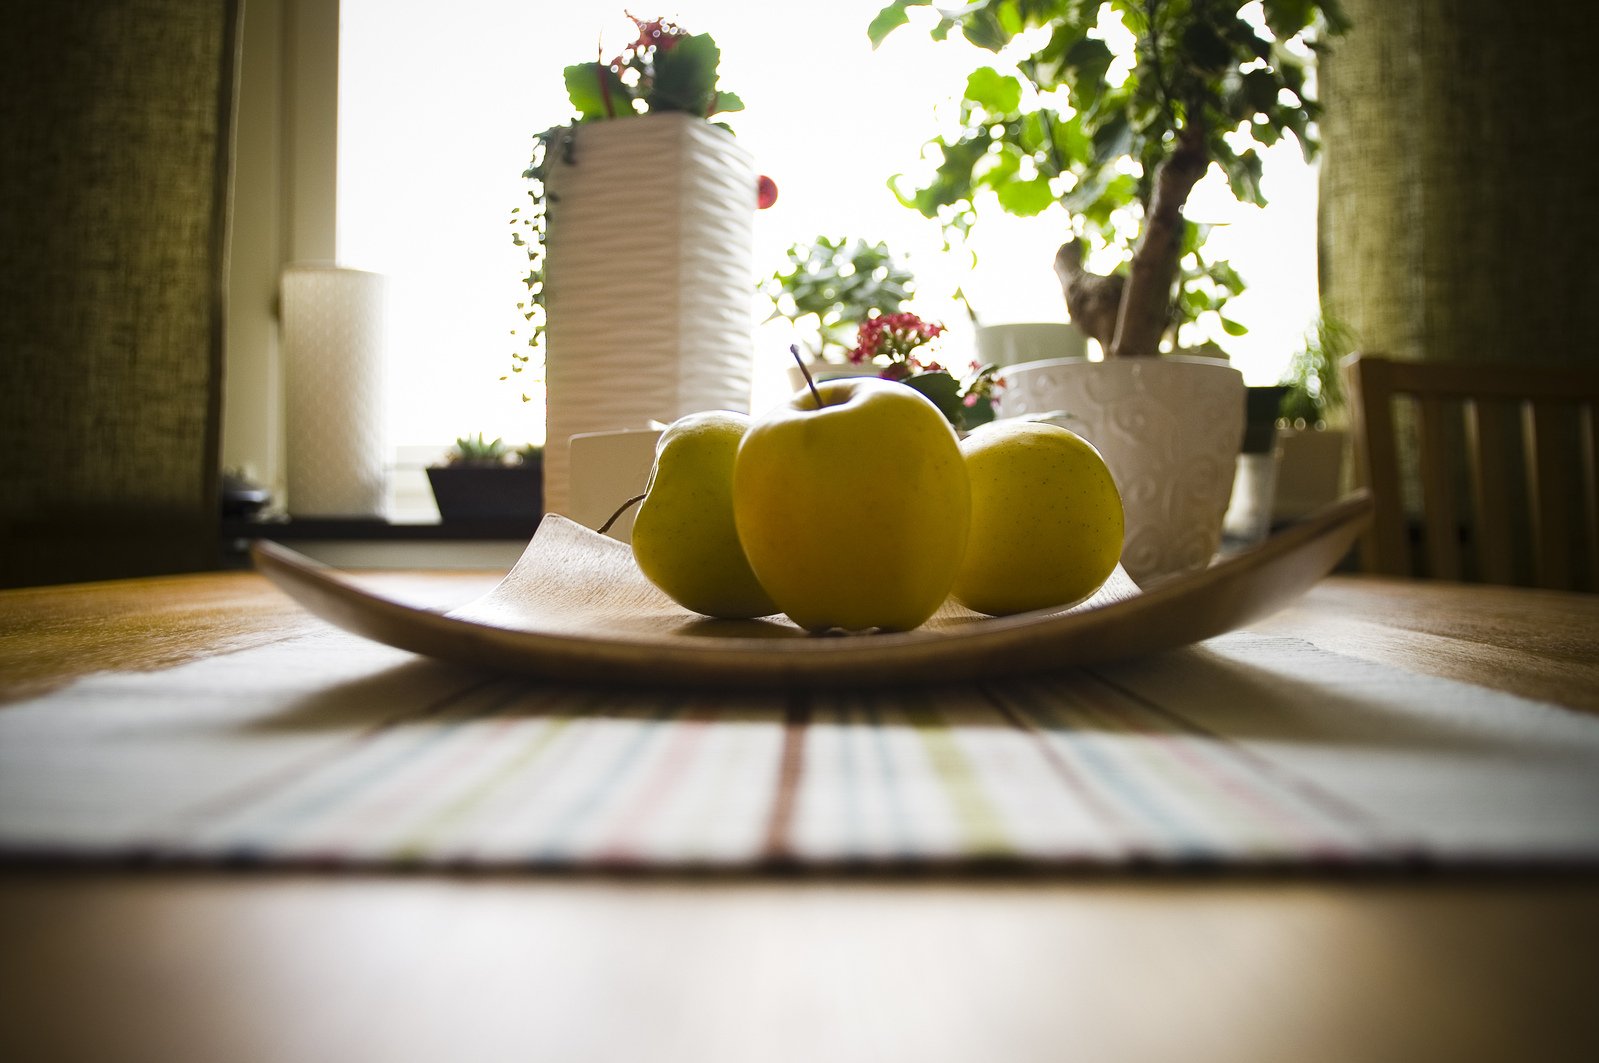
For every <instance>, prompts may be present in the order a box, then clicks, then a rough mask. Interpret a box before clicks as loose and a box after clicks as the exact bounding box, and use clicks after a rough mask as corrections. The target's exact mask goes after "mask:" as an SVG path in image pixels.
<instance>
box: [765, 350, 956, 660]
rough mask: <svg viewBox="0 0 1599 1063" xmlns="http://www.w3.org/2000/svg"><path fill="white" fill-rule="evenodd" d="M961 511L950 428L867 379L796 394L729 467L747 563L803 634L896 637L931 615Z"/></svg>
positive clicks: (950, 567) (899, 390) (951, 566)
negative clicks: (880, 631)
mask: <svg viewBox="0 0 1599 1063" xmlns="http://www.w3.org/2000/svg"><path fill="white" fill-rule="evenodd" d="M970 513H971V492H970V490H969V488H968V487H967V484H966V467H965V463H964V461H963V460H962V458H961V453H960V445H959V442H958V440H957V438H956V436H955V430H954V429H953V428H951V427H950V425H949V422H948V421H947V420H945V419H944V415H943V414H941V413H940V412H939V411H938V407H937V406H934V405H933V404H932V402H930V401H929V400H928V399H927V398H926V397H924V396H923V395H921V394H919V393H918V392H916V391H914V390H912V389H911V388H909V387H906V386H905V385H904V384H899V383H895V382H892V381H888V380H880V379H878V378H876V377H854V378H848V379H843V380H829V381H825V382H823V383H821V384H818V385H816V386H815V389H814V390H810V389H808V390H805V391H801V392H799V393H797V394H796V395H795V396H794V397H793V398H791V399H790V400H788V402H786V403H783V404H781V405H779V406H778V407H776V408H775V409H773V410H771V411H770V412H769V413H767V414H765V415H763V416H762V417H760V418H758V419H757V420H756V421H755V423H754V424H752V425H751V426H750V429H749V431H748V432H747V433H745V435H744V441H743V443H742V444H740V445H739V450H738V462H737V463H736V464H735V465H734V468H733V515H734V518H735V519H736V521H737V524H738V536H739V541H740V542H742V543H743V544H744V552H745V554H746V555H748V557H749V560H750V565H751V567H752V568H754V570H755V575H756V576H757V577H758V578H759V579H760V583H761V586H763V587H765V588H766V590H767V592H768V593H769V594H771V596H772V600H773V601H775V602H776V603H777V607H778V608H779V609H781V610H782V611H783V612H784V613H787V614H788V616H789V619H791V620H793V621H794V623H796V624H798V625H799V626H800V627H803V628H805V629H807V630H810V631H821V630H826V629H828V628H844V629H846V630H851V631H856V630H864V629H867V628H884V629H888V630H896V631H906V630H909V629H911V628H914V627H916V626H917V625H919V624H921V623H922V622H923V621H924V620H926V619H927V618H928V617H930V616H932V615H933V612H934V611H935V610H936V609H937V608H938V607H939V606H940V605H941V604H942V603H943V602H944V599H945V598H946V597H948V595H949V589H950V587H951V585H952V584H953V583H954V580H955V572H956V569H958V568H959V567H960V563H961V558H962V556H963V554H964V552H965V549H966V531H967V524H968V522H969V520H970Z"/></svg>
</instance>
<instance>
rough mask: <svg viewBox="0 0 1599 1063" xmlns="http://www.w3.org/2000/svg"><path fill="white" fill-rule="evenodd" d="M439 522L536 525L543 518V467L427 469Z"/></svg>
mask: <svg viewBox="0 0 1599 1063" xmlns="http://www.w3.org/2000/svg"><path fill="white" fill-rule="evenodd" d="M428 482H429V483H430V484H432V485H433V500H434V501H435V502H437V503H438V504H439V517H440V519H442V520H444V521H446V522H449V521H480V520H503V521H517V522H525V523H527V524H537V523H538V520H539V518H540V517H541V516H543V515H544V466H543V465H542V464H535V465H508V466H505V467H502V468H495V467H492V466H481V465H478V466H474V465H439V466H435V467H431V468H429V469H428Z"/></svg>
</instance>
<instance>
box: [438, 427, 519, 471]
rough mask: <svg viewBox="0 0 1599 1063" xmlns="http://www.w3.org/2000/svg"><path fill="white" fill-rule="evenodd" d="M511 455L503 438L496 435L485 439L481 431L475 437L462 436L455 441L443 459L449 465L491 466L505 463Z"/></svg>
mask: <svg viewBox="0 0 1599 1063" xmlns="http://www.w3.org/2000/svg"><path fill="white" fill-rule="evenodd" d="M510 457H511V448H510V447H509V446H507V445H506V442H505V440H503V439H500V438H499V437H498V436H496V437H495V438H494V439H486V438H484V435H483V433H482V432H479V433H478V434H477V436H476V438H474V437H472V436H462V437H461V438H460V439H457V440H456V441H455V446H453V447H451V448H450V451H449V453H448V454H446V455H445V456H444V460H445V461H446V462H447V463H448V464H450V465H472V466H479V467H481V466H486V465H488V466H492V465H505V464H507V463H508V462H509V460H510Z"/></svg>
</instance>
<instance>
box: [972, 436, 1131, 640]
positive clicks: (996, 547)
mask: <svg viewBox="0 0 1599 1063" xmlns="http://www.w3.org/2000/svg"><path fill="white" fill-rule="evenodd" d="M961 453H962V455H963V456H964V457H965V459H966V472H967V474H968V476H969V477H970V479H971V484H972V531H971V538H970V539H969V540H968V541H967V545H966V558H965V561H964V562H963V563H962V564H961V569H960V575H959V576H957V577H956V580H955V587H954V595H955V599H956V600H957V601H959V602H960V603H961V604H962V605H965V606H966V607H967V608H969V609H973V610H976V611H977V612H979V613H987V614H989V615H991V616H999V615H1003V614H1008V613H1021V612H1026V611H1027V610H1029V609H1043V608H1047V607H1050V606H1064V605H1071V604H1073V603H1075V602H1078V601H1081V600H1082V599H1084V598H1086V597H1088V596H1089V595H1090V594H1093V593H1094V591H1096V590H1098V589H1099V586H1100V584H1102V583H1104V582H1105V580H1106V579H1107V578H1108V577H1109V576H1110V574H1111V572H1113V571H1114V570H1115V568H1116V562H1117V561H1119V560H1120V559H1121V551H1122V501H1121V495H1120V494H1119V493H1118V492H1117V490H1116V481H1115V480H1113V479H1112V478H1111V475H1110V469H1108V468H1107V467H1106V466H1105V461H1104V459H1103V458H1101V457H1100V455H1099V451H1097V450H1095V449H1094V447H1093V446H1092V445H1091V444H1090V443H1089V442H1088V441H1087V440H1085V439H1083V437H1082V436H1079V435H1078V434H1077V433H1075V432H1071V431H1068V430H1067V429H1065V428H1061V427H1059V426H1058V425H1053V424H1047V423H1044V422H1041V421H1013V422H1008V423H1005V424H997V425H991V426H989V427H986V428H981V429H978V430H977V431H975V432H973V433H972V434H971V435H969V436H967V437H966V438H965V439H963V440H962V441H961Z"/></svg>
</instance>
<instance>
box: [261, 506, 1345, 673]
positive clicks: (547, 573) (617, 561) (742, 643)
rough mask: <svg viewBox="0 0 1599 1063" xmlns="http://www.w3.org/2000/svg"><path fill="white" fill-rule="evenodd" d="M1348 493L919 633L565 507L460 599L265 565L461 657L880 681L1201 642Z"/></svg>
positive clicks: (1278, 592) (1272, 594)
mask: <svg viewBox="0 0 1599 1063" xmlns="http://www.w3.org/2000/svg"><path fill="white" fill-rule="evenodd" d="M1371 510H1372V503H1371V499H1370V497H1369V495H1367V494H1366V493H1365V492H1360V493H1357V494H1354V495H1351V496H1349V497H1348V498H1345V499H1343V500H1342V501H1339V502H1337V503H1335V504H1333V505H1331V506H1329V507H1327V508H1326V509H1324V510H1322V511H1321V512H1319V513H1317V514H1315V515H1313V516H1312V517H1310V518H1309V519H1307V520H1305V521H1304V522H1302V523H1299V524H1296V525H1294V526H1292V527H1290V528H1288V529H1286V530H1284V531H1282V532H1280V533H1278V534H1277V535H1274V536H1272V537H1271V538H1269V539H1267V540H1266V541H1265V542H1264V543H1262V544H1260V545H1259V546H1256V547H1253V548H1251V549H1249V550H1246V551H1243V552H1240V553H1238V554H1234V555H1232V556H1230V557H1226V558H1223V559H1222V560H1220V561H1218V562H1217V563H1215V564H1213V565H1212V566H1210V567H1209V568H1207V569H1204V570H1203V571H1200V572H1195V573H1191V574H1189V575H1185V576H1178V577H1174V578H1172V579H1169V580H1166V581H1165V582H1162V583H1159V584H1157V585H1155V586H1153V587H1151V588H1150V589H1149V590H1145V591H1140V590H1139V588H1138V587H1137V586H1135V585H1134V584H1133V583H1132V581H1131V580H1129V579H1128V578H1127V577H1126V575H1125V574H1123V573H1122V572H1121V570H1120V569H1119V568H1118V569H1117V571H1116V574H1115V575H1113V576H1112V577H1111V580H1110V581H1109V582H1108V583H1107V584H1106V586H1105V587H1104V588H1102V589H1101V590H1100V592H1099V593H1097V594H1096V595H1094V597H1092V598H1090V599H1089V600H1088V601H1086V602H1083V603H1082V604H1080V605H1078V606H1075V607H1074V608H1072V609H1069V610H1064V611H1062V610H1055V611H1048V610H1045V611H1040V612H1034V613H1023V614H1020V615H1017V616H1008V617H999V618H991V617H982V616H978V615H977V614H975V613H970V612H967V611H965V610H963V609H961V608H959V607H958V606H954V605H953V604H951V605H947V606H946V607H945V608H944V609H943V610H941V611H940V612H939V614H938V615H937V616H935V617H934V618H933V619H932V620H930V621H928V623H927V624H925V625H923V626H922V627H920V628H918V629H917V630H915V631H905V632H892V633H886V632H883V633H872V634H861V635H838V636H813V635H807V634H805V633H804V632H802V631H800V630H799V629H798V628H796V627H794V626H793V625H792V624H790V623H789V622H788V621H787V620H786V619H784V618H782V617H776V618H770V619H765V620H737V621H732V620H712V619H708V618H706V617H701V616H697V615H695V614H693V613H689V612H687V611H686V610H684V609H682V608H680V607H679V606H677V605H676V604H674V603H673V602H672V601H671V600H670V599H668V598H667V597H666V596H665V595H663V594H661V593H660V592H659V591H657V590H656V589H655V587H654V586H652V585H651V584H650V583H649V581H648V580H646V579H645V578H644V576H643V575H642V574H641V573H640V572H639V570H638V567H637V566H636V565H635V564H634V563H633V554H632V551H631V549H630V548H629V547H627V546H625V545H624V544H622V543H619V542H617V541H615V540H613V539H610V538H607V537H605V536H602V535H598V534H596V533H595V532H592V531H589V530H588V529H587V528H584V527H582V526H581V525H578V524H575V523H573V522H572V521H570V520H567V519H566V518H564V517H560V516H556V515H551V516H547V517H545V518H544V521H543V523H541V524H540V525H539V529H538V532H537V533H536V534H535V535H534V536H533V541H532V542H530V543H529V544H528V547H527V549H526V551H524V552H523V554H522V557H521V559H520V560H519V561H518V562H517V563H516V566H515V567H514V568H513V569H512V570H511V571H510V572H509V573H508V574H507V575H506V576H505V578H504V579H503V580H502V581H501V582H500V584H499V585H498V586H497V587H495V588H494V589H493V590H492V591H490V592H489V593H488V594H486V595H484V596H483V597H481V598H479V599H477V600H476V601H474V602H472V603H470V604H468V605H466V606H465V607H463V608H461V609H457V610H455V611H453V612H450V613H437V612H433V611H430V610H426V609H420V608H417V607H414V606H410V605H406V604H404V603H401V602H397V601H392V600H390V599H387V598H383V597H380V596H378V595H375V594H372V593H370V592H368V591H365V590H362V589H360V588H358V587H356V586H354V585H353V584H351V583H349V582H347V581H345V580H344V579H341V578H340V577H339V575H338V574H337V573H336V572H335V571H333V570H331V569H328V568H325V567H323V566H321V565H319V564H317V563H316V562H313V561H311V560H309V559H308V558H305V557H303V556H301V555H299V554H296V553H294V552H293V551H291V550H287V549H284V548H283V547H281V546H278V545H276V544H274V543H270V542H260V543H258V544H256V546H255V549H254V551H253V554H254V557H255V562H256V565H257V567H258V568H259V569H260V571H261V572H263V573H264V574H265V575H266V576H267V578H269V579H270V580H272V582H273V583H275V584H277V585H278V586H279V587H280V588H282V589H283V590H284V591H285V592H287V593H288V594H289V595H290V596H291V597H293V598H294V599H295V600H296V601H298V602H299V603H300V604H301V605H303V606H304V607H305V608H306V609H308V610H310V611H311V612H312V613H315V614H316V615H317V616H320V617H322V618H323V619H325V620H328V621H330V622H331V623H333V624H336V625H338V626H339V627H342V628H344V629H345V630H347V631H352V632H354V633H355V634H357V635H362V636H364V637H366V638H369V639H375V640H376V641H378V642H382V643H385V644H387V645H390V646H396V647H399V648H400V649H404V650H410V651H412V652H414V653H420V654H424V655H426V656H429V657H436V658H439V659H441V660H446V661H453V662H456V663H460V664H469V665H481V666H487V667H491V668H496V669H505V670H511V671H517V672H525V673H530V674H533V675H537V676H543V677H546V678H550V679H561V680H579V681H599V682H608V683H618V682H619V683H638V684H651V685H655V686H749V687H783V686H807V685H810V686H820V685H827V686H835V685H848V686H880V685H887V684H906V683H916V682H949V681H952V680H959V679H977V678H998V677H1005V676H1015V675H1021V674H1025V673H1030V672H1039V671H1046V670H1052V669H1057V668H1066V667H1073V666H1080V665H1091V664H1103V663H1106V662H1109V661H1115V660H1123V659H1126V658H1129V657H1138V656H1143V655H1145V654H1149V653H1155V652H1158V651H1160V650H1167V649H1172V648H1175V647H1178V646H1185V645H1188V644H1190V643H1194V642H1199V641H1201V640H1203V639H1206V638H1210V637H1211V636H1213V635H1219V634H1222V633H1224V632H1226V631H1230V630H1232V629H1234V628H1236V627H1239V626H1240V625H1243V624H1246V623H1248V622H1249V621H1251V620H1254V619H1258V618H1260V617H1262V616H1266V615H1268V614H1270V613H1272V612H1275V611H1276V610H1278V609H1280V608H1281V607H1282V606H1284V605H1286V604H1287V603H1288V602H1289V601H1291V600H1292V599H1294V598H1295V597H1297V596H1298V595H1300V594H1301V593H1303V592H1304V591H1305V590H1306V589H1307V588H1308V587H1309V586H1310V585H1311V584H1313V583H1315V582H1316V581H1317V580H1319V579H1320V578H1321V577H1322V576H1324V575H1326V574H1327V573H1328V572H1329V571H1331V570H1332V568H1333V566H1334V565H1336V564H1337V563H1338V561H1339V560H1340V559H1341V558H1342V557H1343V556H1344V555H1345V553H1347V552H1348V550H1349V548H1350V546H1351V545H1352V544H1353V543H1354V540H1355V537H1356V536H1357V535H1359V534H1360V532H1361V531H1362V530H1363V529H1364V528H1365V527H1366V525H1367V524H1368V523H1369V521H1370V519H1371Z"/></svg>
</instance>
